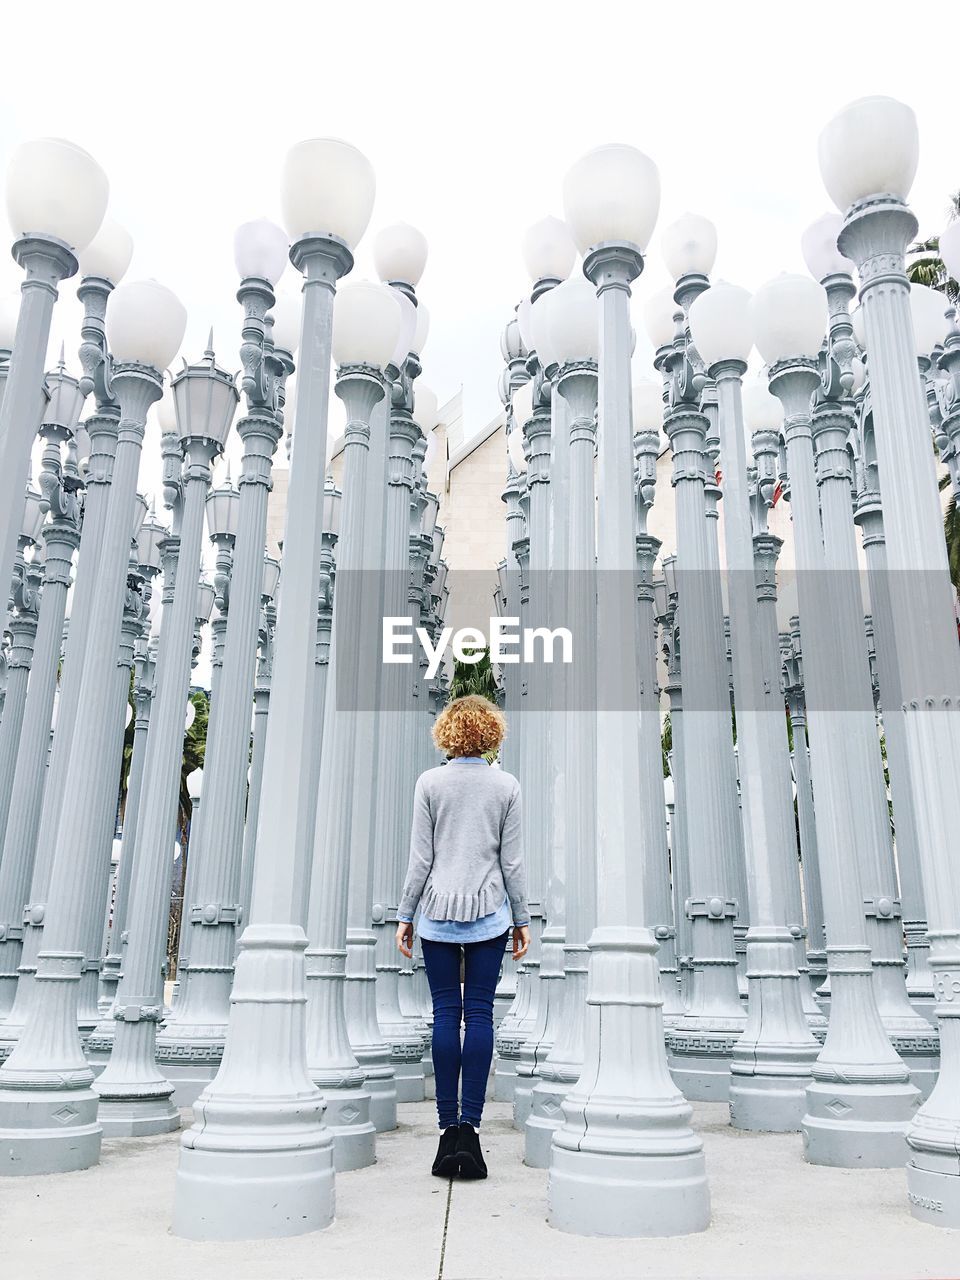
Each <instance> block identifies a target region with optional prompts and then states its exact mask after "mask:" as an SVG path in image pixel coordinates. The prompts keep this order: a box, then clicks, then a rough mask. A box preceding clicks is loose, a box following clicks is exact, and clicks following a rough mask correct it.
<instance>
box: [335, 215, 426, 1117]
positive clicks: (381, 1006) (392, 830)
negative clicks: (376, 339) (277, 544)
mask: <svg viewBox="0 0 960 1280" xmlns="http://www.w3.org/2000/svg"><path fill="white" fill-rule="evenodd" d="M374 260H375V263H376V267H377V274H378V275H379V277H380V279H381V280H382V281H384V282H385V283H390V284H391V285H392V286H393V287H394V288H395V289H396V290H397V291H398V292H399V293H400V294H401V295H402V296H403V298H404V299H405V302H406V303H409V304H410V306H412V307H415V308H416V312H415V318H416V320H417V324H416V325H415V328H414V332H413V333H412V334H410V335H409V336H407V335H406V334H405V333H402V334H401V341H400V344H399V345H400V346H406V347H407V348H408V349H407V350H406V351H401V350H399V348H398V350H397V352H396V355H397V360H396V361H395V362H394V367H395V368H396V371H397V375H396V377H395V378H393V379H392V398H390V402H389V403H387V404H386V405H385V411H386V415H387V418H388V422H387V424H385V426H386V430H387V434H388V437H389V438H388V441H387V446H388V447H387V462H386V475H385V491H384V492H383V497H382V505H383V529H382V534H383V538H382V552H381V554H380V557H379V561H378V563H379V564H380V566H381V581H382V601H381V602H380V611H381V616H382V617H402V616H404V615H405V614H408V603H409V602H408V597H407V592H408V577H409V554H410V504H411V500H412V497H413V492H414V490H415V488H416V486H417V483H418V481H419V475H418V474H417V472H418V466H419V462H418V459H417V456H416V455H417V454H418V453H419V450H416V449H415V446H416V445H417V444H418V442H419V440H420V439H421V438H422V437H423V435H424V433H425V432H426V431H429V430H430V429H431V428H432V427H433V426H434V425H435V424H434V422H432V421H430V420H429V419H425V420H424V421H423V422H420V421H419V419H420V417H421V416H422V415H421V414H419V413H418V410H419V408H420V404H419V401H420V394H419V392H416V393H415V391H414V383H415V381H416V379H417V378H418V377H419V376H420V355H421V347H422V344H423V342H424V341H425V338H426V329H425V328H424V327H423V326H422V325H421V324H420V323H419V317H420V309H421V304H420V302H419V301H418V299H417V296H416V286H417V285H418V284H419V282H420V277H421V276H422V274H423V271H424V268H425V266H426V260H427V242H426V239H425V237H424V236H423V235H422V233H421V232H419V231H418V230H417V229H416V228H415V227H410V226H408V225H407V224H405V223H398V224H396V225H393V226H390V227H385V228H383V230H381V231H380V232H379V233H378V235H377V237H376V240H375V241H374ZM405 328H406V326H405ZM418 330H422V332H418ZM424 392H426V389H425V388H424ZM423 408H424V409H426V410H428V411H429V409H430V405H429V403H428V397H427V396H426V394H424V396H423ZM375 495H376V488H375V487H374V488H373V489H372V490H371V496H373V500H374V501H377V498H376V496H375ZM370 576H371V578H372V577H373V575H370ZM371 622H372V624H373V627H374V631H375V636H374V643H376V641H377V639H378V637H379V631H380V625H379V622H380V619H379V618H377V619H372V620H371ZM377 668H378V677H379V682H380V684H379V698H378V708H379V712H380V716H379V729H378V733H377V742H376V757H375V759H374V760H373V761H372V762H371V764H372V766H373V777H374V778H375V780H376V787H377V791H378V800H377V804H376V813H375V828H374V830H373V832H372V836H373V843H372V853H373V868H372V872H373V880H372V903H371V906H372V911H371V913H370V915H371V919H372V924H373V937H374V947H375V966H376V993H375V998H376V1017H377V1020H378V1022H379V1029H380V1032H381V1033H382V1035H383V1037H384V1039H385V1040H386V1041H387V1042H388V1043H389V1045H390V1062H391V1064H392V1067H393V1072H394V1079H395V1088H396V1096H397V1101H398V1102H418V1101H422V1100H423V1097H424V1094H425V1087H426V1085H425V1077H424V1070H423V1052H424V1042H423V1035H422V1034H421V1032H420V1030H418V1029H417V1028H416V1027H414V1026H411V1024H410V1021H409V1020H408V1019H407V1018H405V1017H404V1016H403V1012H402V1010H401V1008H400V999H399V980H400V966H399V963H398V953H397V948H396V941H395V937H394V934H395V930H396V922H397V903H398V899H399V895H400V888H401V886H402V883H403V875H404V871H405V865H404V858H405V856H406V852H407V844H408V833H407V832H404V831H403V830H401V829H400V821H401V815H402V813H403V812H404V803H403V795H402V792H403V790H404V788H405V787H407V786H409V785H410V778H409V772H410V762H409V760H408V759H406V758H405V757H404V755H403V753H402V752H401V751H399V750H398V749H397V731H398V730H399V729H401V728H402V726H403V725H404V722H405V712H406V702H407V686H408V681H409V675H410V673H409V671H408V670H407V669H406V667H405V666H403V665H400V664H399V663H398V664H385V665H382V664H380V663H377ZM358 767H359V768H362V767H363V762H362V761H358ZM360 790H361V791H362V788H360ZM359 906H360V903H359V902H358V903H357V907H358V908H359ZM351 1040H352V1042H353V1044H354V1048H355V1049H357V1048H358V1046H359V1041H358V1040H356V1039H354V1036H353V1033H352V1032H351ZM361 1061H363V1059H361Z"/></svg>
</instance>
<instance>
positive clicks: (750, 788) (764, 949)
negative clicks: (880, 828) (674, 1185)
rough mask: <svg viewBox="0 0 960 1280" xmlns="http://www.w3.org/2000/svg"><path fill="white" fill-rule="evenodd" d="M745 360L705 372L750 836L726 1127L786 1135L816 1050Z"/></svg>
mask: <svg viewBox="0 0 960 1280" xmlns="http://www.w3.org/2000/svg"><path fill="white" fill-rule="evenodd" d="M745 371H746V363H745V362H744V361H742V360H723V361H721V362H719V363H717V364H714V365H712V366H711V368H710V375H711V377H713V378H714V379H715V380H716V384H717V396H718V401H719V407H720V456H721V459H722V463H723V477H724V492H725V498H724V535H725V541H726V551H727V591H728V595H729V600H730V626H731V640H732V649H733V681H734V697H735V700H736V712H737V745H738V747H739V761H740V784H741V792H742V797H743V818H744V834H745V837H746V851H747V868H748V871H749V878H748V889H749V892H750V895H751V900H750V927H749V929H748V931H747V935H746V938H747V979H748V983H749V1009H748V1015H747V1025H746V1028H745V1030H744V1033H743V1035H742V1036H741V1037H740V1039H739V1040H738V1041H737V1043H736V1044H735V1045H734V1049H733V1060H732V1063H731V1080H730V1123H731V1124H732V1125H733V1126H734V1128H737V1129H756V1130H761V1131H766V1132H780V1133H788V1132H793V1131H796V1130H798V1129H799V1128H800V1122H801V1120H802V1119H803V1115H804V1111H805V1109H806V1087H807V1085H808V1084H809V1082H810V1070H811V1066H812V1064H813V1061H814V1059H815V1058H816V1056H817V1053H818V1045H817V1042H816V1040H815V1039H814V1038H813V1035H812V1034H811V1032H810V1030H809V1028H808V1026H807V1023H806V1019H805V1017H804V1012H803V1005H802V1001H801V994H800V975H799V972H798V968H797V952H796V943H795V939H794V935H793V933H792V932H791V929H790V923H791V922H790V915H791V907H793V905H794V903H793V900H792V898H791V894H790V887H789V886H790V880H791V877H795V876H796V835H795V828H794V823H793V803H792V800H793V797H792V794H791V786H790V756H789V748H788V744H787V735H786V722H785V717H784V709H783V699H782V697H781V694H780V681H779V679H775V678H774V677H775V675H776V672H775V671H772V672H771V671H769V665H770V664H771V662H772V654H770V653H769V652H768V651H767V649H766V648H765V646H764V644H763V631H762V629H761V617H760V606H759V603H758V600H757V584H756V576H755V567H754V545H753V528H752V522H751V513H750V496H749V492H748V489H747V463H746V448H745V443H744V435H743V409H742V405H741V378H742V376H743V374H744V373H745Z"/></svg>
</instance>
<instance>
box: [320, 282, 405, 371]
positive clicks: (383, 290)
mask: <svg viewBox="0 0 960 1280" xmlns="http://www.w3.org/2000/svg"><path fill="white" fill-rule="evenodd" d="M402 323H403V312H402V311H401V309H400V303H399V301H398V299H397V291H396V289H391V288H390V286H389V285H388V284H374V283H373V281H372V280H358V281H357V282H356V283H355V284H348V285H345V286H344V287H343V288H342V289H338V290H337V296H336V299H335V301H334V304H333V358H334V360H335V362H336V363H337V364H338V365H345V364H370V365H376V366H378V367H380V368H383V367H384V366H385V365H387V364H388V363H389V361H390V357H391V356H392V355H393V352H394V348H395V347H396V345H397V338H398V337H399V336H400V326H401V324H402Z"/></svg>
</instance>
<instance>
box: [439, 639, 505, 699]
mask: <svg viewBox="0 0 960 1280" xmlns="http://www.w3.org/2000/svg"><path fill="white" fill-rule="evenodd" d="M464 652H468V651H467V650H465V651H464ZM469 653H470V654H471V656H472V655H473V654H475V653H479V654H481V658H480V661H479V662H461V661H460V659H459V658H454V660H453V679H452V680H451V681H450V701H451V702H452V701H453V700H454V698H466V697H469V696H470V695H471V694H476V695H479V697H481V698H486V699H487V700H488V701H490V702H493V703H496V704H497V705H499V703H500V686H499V685H498V684H497V676H496V672H495V671H494V669H493V665H492V664H491V662H490V650H489V648H487V649H471V650H469Z"/></svg>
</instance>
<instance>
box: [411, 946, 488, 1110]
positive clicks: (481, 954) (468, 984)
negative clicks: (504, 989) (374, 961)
mask: <svg viewBox="0 0 960 1280" xmlns="http://www.w3.org/2000/svg"><path fill="white" fill-rule="evenodd" d="M506 944H507V935H506V934H505V933H501V934H500V936H499V937H498V938H490V939H488V940H487V941H486V942H468V943H466V944H465V945H464V946H462V947H461V946H458V945H457V943H455V942H430V941H429V940H428V939H427V938H422V939H421V940H420V945H421V946H422V947H423V962H424V965H425V966H426V970H427V981H428V982H429V983H430V995H431V996H432V997H433V1070H434V1076H435V1080H436V1086H437V1115H438V1116H439V1119H440V1128H441V1129H446V1128H448V1127H449V1126H450V1125H453V1124H456V1123H457V1122H458V1119H459V1120H463V1121H466V1122H467V1123H468V1124H472V1125H473V1126H474V1128H478V1127H479V1125H480V1117H481V1116H482V1115H483V1096H484V1094H485V1093H486V1089H487V1077H488V1076H489V1074H490V1063H491V1061H492V1059H493V994H494V992H495V990H496V987H497V981H498V980H499V977H500V965H501V964H502V962H503V953H504V949H505V947H506ZM461 951H462V952H463V955H464V965H463V992H462V994H461V990H460V953H461ZM461 1022H462V1023H463V1024H464V1027H465V1031H464V1036H463V1045H462V1047H461V1044H460V1024H461ZM461 1076H462V1077H463V1101H462V1103H460V1104H459V1107H458V1101H457V1094H458V1091H459V1088H460V1083H461V1080H460V1078H461Z"/></svg>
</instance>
